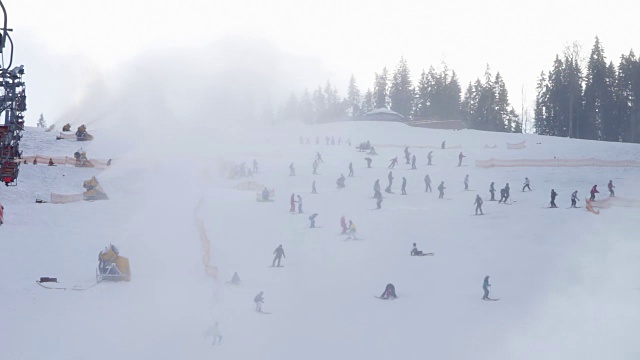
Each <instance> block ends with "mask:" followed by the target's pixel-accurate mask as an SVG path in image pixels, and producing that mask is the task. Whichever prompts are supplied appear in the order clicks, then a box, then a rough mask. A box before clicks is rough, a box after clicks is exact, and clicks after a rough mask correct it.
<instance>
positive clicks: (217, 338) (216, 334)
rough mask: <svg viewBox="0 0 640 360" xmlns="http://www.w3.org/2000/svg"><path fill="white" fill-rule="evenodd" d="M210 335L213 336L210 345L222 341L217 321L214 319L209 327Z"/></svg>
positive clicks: (218, 343)
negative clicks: (211, 326)
mask: <svg viewBox="0 0 640 360" xmlns="http://www.w3.org/2000/svg"><path fill="white" fill-rule="evenodd" d="M211 335H212V336H213V343H211V345H220V344H221V343H222V335H221V334H220V330H219V329H218V322H217V321H216V322H215V323H214V324H213V328H211Z"/></svg>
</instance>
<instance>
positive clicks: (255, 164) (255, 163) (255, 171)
mask: <svg viewBox="0 0 640 360" xmlns="http://www.w3.org/2000/svg"><path fill="white" fill-rule="evenodd" d="M252 172H253V173H254V174H255V173H257V172H258V161H257V160H256V159H253V171H252Z"/></svg>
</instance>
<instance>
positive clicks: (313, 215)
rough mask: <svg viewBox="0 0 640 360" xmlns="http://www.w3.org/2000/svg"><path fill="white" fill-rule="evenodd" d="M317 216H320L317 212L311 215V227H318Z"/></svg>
mask: <svg viewBox="0 0 640 360" xmlns="http://www.w3.org/2000/svg"><path fill="white" fill-rule="evenodd" d="M316 217H318V214H317V213H314V214H312V215H311V216H309V228H310V229H313V228H315V227H316Z"/></svg>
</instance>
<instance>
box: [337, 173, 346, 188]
mask: <svg viewBox="0 0 640 360" xmlns="http://www.w3.org/2000/svg"><path fill="white" fill-rule="evenodd" d="M344 180H345V177H344V174H340V177H339V178H338V180H336V184H337V185H338V189H344V188H345V186H344Z"/></svg>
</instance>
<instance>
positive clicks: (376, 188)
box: [373, 179, 380, 197]
mask: <svg viewBox="0 0 640 360" xmlns="http://www.w3.org/2000/svg"><path fill="white" fill-rule="evenodd" d="M379 192H380V179H377V180H376V182H375V183H374V184H373V196H374V197H375V196H376V193H379Z"/></svg>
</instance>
